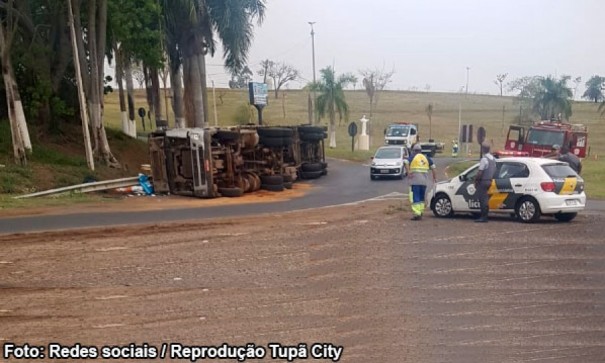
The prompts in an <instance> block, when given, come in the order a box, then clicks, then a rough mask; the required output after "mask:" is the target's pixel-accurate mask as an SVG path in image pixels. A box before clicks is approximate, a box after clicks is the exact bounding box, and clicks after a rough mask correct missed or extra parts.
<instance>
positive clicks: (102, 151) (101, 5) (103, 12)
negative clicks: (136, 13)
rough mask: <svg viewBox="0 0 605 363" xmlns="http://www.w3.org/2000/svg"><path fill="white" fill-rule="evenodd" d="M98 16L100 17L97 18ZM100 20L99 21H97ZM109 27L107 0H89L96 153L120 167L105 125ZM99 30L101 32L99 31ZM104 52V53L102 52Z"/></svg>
mask: <svg viewBox="0 0 605 363" xmlns="http://www.w3.org/2000/svg"><path fill="white" fill-rule="evenodd" d="M97 17H98V18H97ZM97 20H98V22H97ZM106 27H107V1H106V0H98V3H97V0H90V1H88V28H87V29H88V34H87V40H88V54H89V62H90V65H89V66H90V94H89V95H88V98H89V104H90V109H89V112H90V116H91V117H90V119H91V124H92V135H93V139H94V140H95V143H94V147H95V148H94V150H95V154H96V155H97V157H98V158H99V159H101V160H102V161H103V162H104V163H105V164H107V165H109V166H111V167H119V163H118V161H117V160H116V158H115V157H114V156H113V154H112V153H111V149H110V147H109V142H108V141H107V134H106V132H105V127H104V125H103V113H102V112H103V111H102V105H103V100H102V97H103V74H104V71H103V60H104V55H105V44H104V43H103V44H100V42H101V41H102V42H105V32H106ZM97 30H99V32H97ZM101 52H102V53H101ZM99 60H101V62H99Z"/></svg>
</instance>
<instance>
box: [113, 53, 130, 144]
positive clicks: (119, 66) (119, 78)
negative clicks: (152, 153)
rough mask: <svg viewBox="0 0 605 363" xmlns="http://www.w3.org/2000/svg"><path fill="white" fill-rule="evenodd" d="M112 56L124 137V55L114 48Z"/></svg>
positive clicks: (125, 116) (126, 117) (125, 124)
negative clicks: (113, 55)
mask: <svg viewBox="0 0 605 363" xmlns="http://www.w3.org/2000/svg"><path fill="white" fill-rule="evenodd" d="M114 54H115V60H116V83H117V84H118V99H119V100H120V119H121V120H122V132H123V133H125V134H126V135H130V134H129V133H128V113H127V112H126V96H125V94H124V82H123V78H124V77H123V75H124V66H123V64H124V55H123V54H122V50H121V49H120V48H119V47H118V46H115V47H114Z"/></svg>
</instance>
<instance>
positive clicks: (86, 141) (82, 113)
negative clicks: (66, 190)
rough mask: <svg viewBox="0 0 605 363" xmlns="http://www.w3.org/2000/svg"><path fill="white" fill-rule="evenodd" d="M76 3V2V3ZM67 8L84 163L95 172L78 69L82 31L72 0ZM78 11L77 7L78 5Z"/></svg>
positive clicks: (82, 88)
mask: <svg viewBox="0 0 605 363" xmlns="http://www.w3.org/2000/svg"><path fill="white" fill-rule="evenodd" d="M76 3H78V1H76ZM67 7H68V9H69V10H68V11H69V13H68V22H69V28H70V29H69V30H70V36H71V42H72V53H73V58H74V62H73V63H74V71H75V72H74V73H75V76H76V85H77V89H78V102H79V103H80V117H81V119H82V135H83V137H84V149H85V152H86V163H87V164H88V168H89V169H90V170H92V171H94V170H95V162H94V159H93V155H92V147H91V145H90V131H89V128H88V111H87V109H86V95H85V87H84V82H83V74H82V70H81V68H80V64H81V63H80V58H79V54H80V52H79V51H78V44H81V42H78V39H79V38H80V37H81V36H82V29H81V28H79V27H76V25H75V24H76V23H75V19H74V11H73V7H72V0H67ZM78 10H79V5H78ZM77 14H78V17H77V19H78V21H79V19H80V13H79V12H78V13H77ZM78 34H79V35H78Z"/></svg>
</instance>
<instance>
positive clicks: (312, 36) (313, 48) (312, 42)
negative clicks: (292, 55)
mask: <svg viewBox="0 0 605 363" xmlns="http://www.w3.org/2000/svg"><path fill="white" fill-rule="evenodd" d="M313 24H315V22H314V21H310V22H309V25H311V54H312V57H313V84H315V82H316V79H315V31H314V30H313ZM315 97H316V96H315V90H313V107H312V111H311V112H312V113H313V114H315ZM314 117H316V116H314ZM315 123H317V120H316V122H315Z"/></svg>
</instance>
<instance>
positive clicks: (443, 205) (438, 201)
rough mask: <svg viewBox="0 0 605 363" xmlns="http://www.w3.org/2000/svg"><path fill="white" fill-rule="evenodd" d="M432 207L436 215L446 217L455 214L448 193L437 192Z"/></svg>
mask: <svg viewBox="0 0 605 363" xmlns="http://www.w3.org/2000/svg"><path fill="white" fill-rule="evenodd" d="M432 209H433V214H434V215H435V217H439V218H446V217H451V216H453V215H454V209H453V208H452V201H451V200H450V198H449V197H448V196H447V195H445V194H443V193H440V194H437V195H436V196H435V200H434V202H433V208H432Z"/></svg>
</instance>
